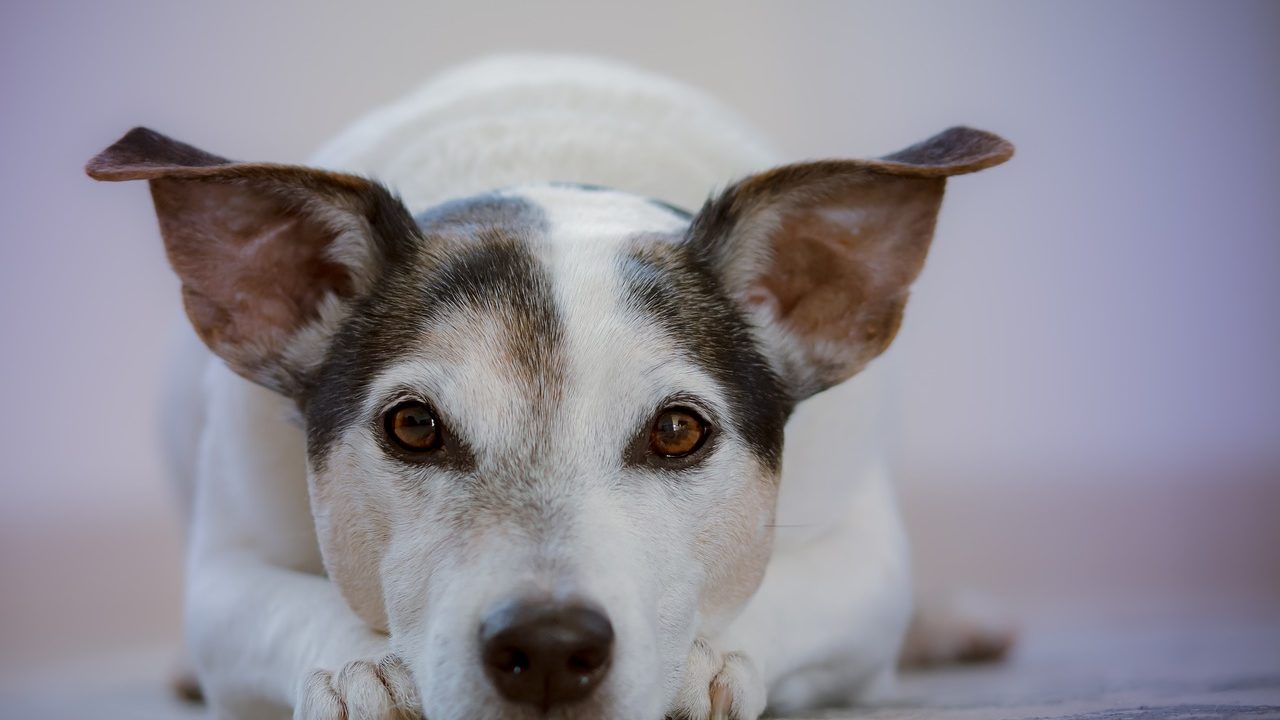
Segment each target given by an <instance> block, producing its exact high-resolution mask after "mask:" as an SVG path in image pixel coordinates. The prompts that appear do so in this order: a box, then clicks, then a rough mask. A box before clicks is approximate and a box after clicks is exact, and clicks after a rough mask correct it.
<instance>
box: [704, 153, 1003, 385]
mask: <svg viewBox="0 0 1280 720" xmlns="http://www.w3.org/2000/svg"><path fill="white" fill-rule="evenodd" d="M1012 154H1013V146H1012V145H1010V144H1009V143H1008V142H1007V141H1005V140H1003V139H1001V138H999V137H997V136H995V135H992V134H990V133H986V132H982V131H979V130H972V129H969V128H952V129H950V130H947V131H945V132H943V133H941V134H939V135H937V136H935V137H933V138H931V139H929V140H926V141H924V142H922V143H920V144H918V145H913V146H912V147H909V148H907V149H905V150H902V151H900V152H897V153H894V154H893V155H889V156H887V157H884V158H881V159H878V160H847V161H824V162H814V163H804V164H798V165H788V166H784V167H780V168H777V169H775V170H771V171H768V172H765V173H761V174H759V175H754V176H751V177H748V178H746V179H745V180H742V181H740V182H738V183H736V184H734V185H732V186H730V187H729V188H728V189H726V190H725V191H724V192H723V193H722V194H720V195H719V196H717V197H715V198H713V199H712V200H710V201H708V203H707V204H706V205H705V206H704V207H703V209H702V210H701V212H699V214H698V216H697V217H696V218H695V219H694V222H693V224H692V226H691V228H690V231H689V232H690V235H689V242H690V244H691V248H692V249H693V250H694V251H695V252H696V253H698V254H699V255H700V256H702V257H703V259H704V260H705V261H706V262H708V263H709V264H710V266H711V267H712V269H713V270H714V272H716V274H717V275H718V277H719V278H720V279H721V281H722V282H723V283H724V285H725V287H726V288H727V290H728V291H729V292H730V293H731V294H732V295H733V296H734V297H735V299H737V300H738V302H739V303H741V304H742V305H743V306H744V307H745V308H746V309H747V310H748V312H749V313H750V314H751V315H752V316H753V318H754V319H755V320H756V321H757V322H758V324H759V325H760V326H761V327H762V328H763V330H764V334H765V335H766V340H767V342H768V343H769V345H770V348H769V349H770V351H771V352H772V353H774V355H775V358H776V361H777V362H778V363H779V364H780V365H781V367H782V370H783V371H784V373H785V374H786V375H787V376H788V377H787V380H788V381H789V382H790V384H791V386H792V390H793V392H794V394H795V396H796V397H797V399H799V398H803V397H808V396H809V395H812V394H814V393H816V392H818V391H820V390H823V389H825V388H828V387H830V386H832V385H835V384H836V383H839V382H841V381H843V380H845V379H847V378H849V377H850V376H852V375H853V374H854V373H856V372H858V371H859V370H861V369H862V368H863V366H865V365H866V364H867V362H868V361H870V360H871V359H872V358H874V357H876V356H877V355H879V354H880V353H881V352H883V351H884V349H885V348H886V347H888V346H889V343H890V341H892V340H893V337H894V335H895V333H896V332H897V330H898V325H899V323H900V322H901V320H902V312H903V307H904V306H905V304H906V301H907V294H908V291H909V287H910V285H911V282H912V281H913V280H914V279H915V277H916V275H917V274H919V272H920V269H921V267H922V266H923V264H924V258H925V254H926V253H927V252H928V249H929V241H930V239H931V238H932V236H933V227H934V222H935V220H936V219H937V216H938V208H939V206H940V205H941V202H942V191H943V186H944V185H945V183H946V178H947V176H949V175H959V174H961V173H969V172H975V171H977V170H982V169H984V168H988V167H991V166H993V165H998V164H1000V163H1002V162H1004V161H1005V160H1007V159H1008V158H1009V157H1010V156H1011V155H1012Z"/></svg>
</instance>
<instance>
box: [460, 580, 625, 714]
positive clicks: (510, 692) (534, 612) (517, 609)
mask: <svg viewBox="0 0 1280 720" xmlns="http://www.w3.org/2000/svg"><path fill="white" fill-rule="evenodd" d="M480 647H481V652H482V653H483V656H484V668H485V671H486V672H488V673H489V679H490V680H491V681H492V682H493V685H494V687H496V688H497V689H498V692H499V693H501V694H502V696H503V697H505V698H506V699H508V700H511V701H512V702H517V703H523V704H526V705H534V706H537V707H538V708H540V709H541V710H542V711H543V712H546V711H547V710H549V709H551V708H552V707H554V706H556V705H567V704H569V703H572V702H576V701H578V700H581V699H583V698H585V697H586V696H588V695H590V694H591V691H592V690H595V688H596V686H597V685H599V684H600V681H601V680H603V679H604V676H605V675H607V674H608V672H609V660H610V659H611V657H612V655H613V625H611V624H610V623H609V618H607V617H605V616H604V614H603V613H601V612H599V611H597V610H593V609H591V608H589V607H586V606H584V605H577V604H570V605H566V604H563V603H555V602H541V601H539V602H529V601H525V602H517V603H512V604H509V605H504V606H502V607H500V608H498V609H497V610H495V611H494V612H492V613H490V614H489V616H488V617H487V618H485V620H484V622H483V623H482V624H481V625H480Z"/></svg>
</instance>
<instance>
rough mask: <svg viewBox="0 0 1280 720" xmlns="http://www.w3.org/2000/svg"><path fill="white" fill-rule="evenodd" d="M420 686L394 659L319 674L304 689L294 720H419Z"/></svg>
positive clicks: (403, 666)
mask: <svg viewBox="0 0 1280 720" xmlns="http://www.w3.org/2000/svg"><path fill="white" fill-rule="evenodd" d="M421 708H422V702H421V700H420V699H419V698H418V686H417V684H416V683H415V682H414V681H413V675H412V674H411V673H410V672H409V669H408V668H407V667H405V665H404V663H403V662H401V661H400V659H399V658H398V657H396V656H394V655H387V656H386V657H384V658H382V659H381V660H357V661H355V662H349V663H347V664H346V665H345V666H343V668H342V669H341V670H338V671H337V672H332V671H329V670H317V671H315V672H313V673H311V675H310V676H309V677H308V678H307V679H306V682H304V683H303V685H302V693H301V697H300V698H299V702H298V706H297V708H296V709H295V710H294V712H293V717H294V720H417V719H418V718H421V717H422V709H421Z"/></svg>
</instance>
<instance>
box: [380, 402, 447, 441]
mask: <svg viewBox="0 0 1280 720" xmlns="http://www.w3.org/2000/svg"><path fill="white" fill-rule="evenodd" d="M382 424H383V428H384V429H385V430H386V432H387V439H389V440H390V441H391V442H392V443H394V444H395V445H396V447H398V448H400V449H401V450H404V451H406V452H411V453H422V452H428V451H431V450H435V449H438V448H439V447H440V444H441V441H442V440H443V439H444V433H443V431H442V428H441V427H440V419H439V418H437V417H436V414H435V413H434V412H432V410H431V408H430V407H428V406H427V405H426V404H425V403H421V402H418V401H417V400H410V401H408V402H402V403H400V404H399V405H396V406H395V407H393V408H391V409H390V410H388V411H387V414H386V415H385V416H383V419H382Z"/></svg>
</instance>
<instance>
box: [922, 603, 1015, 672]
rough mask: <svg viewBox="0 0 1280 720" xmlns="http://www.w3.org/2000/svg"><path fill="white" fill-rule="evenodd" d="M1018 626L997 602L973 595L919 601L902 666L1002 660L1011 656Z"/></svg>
mask: <svg viewBox="0 0 1280 720" xmlns="http://www.w3.org/2000/svg"><path fill="white" fill-rule="evenodd" d="M1017 636H1018V630H1017V626H1016V625H1015V624H1014V622H1013V621H1012V620H1010V619H1009V617H1008V615H1007V614H1006V613H1005V611H1004V610H1003V609H1001V607H1000V606H999V605H998V604H996V603H995V601H993V600H991V599H989V598H986V597H984V596H981V595H977V594H973V593H953V594H950V595H943V596H931V597H928V598H926V599H924V600H919V601H917V604H916V612H915V616H914V617H913V618H912V619H911V627H910V629H909V630H908V631H907V637H906V639H905V641H904V642H903V646H902V655H901V659H900V660H899V664H900V665H901V666H903V667H908V668H913V667H928V666H931V665H945V664H950V663H976V662H991V661H994V660H1000V659H1002V658H1004V657H1005V656H1006V655H1008V654H1009V649H1010V648H1012V647H1013V644H1014V640H1015V639H1016V638H1017Z"/></svg>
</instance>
